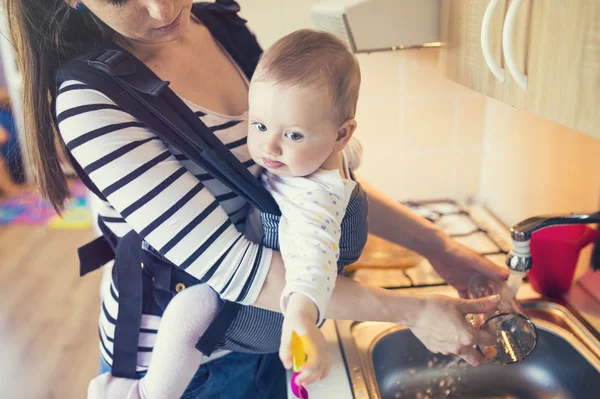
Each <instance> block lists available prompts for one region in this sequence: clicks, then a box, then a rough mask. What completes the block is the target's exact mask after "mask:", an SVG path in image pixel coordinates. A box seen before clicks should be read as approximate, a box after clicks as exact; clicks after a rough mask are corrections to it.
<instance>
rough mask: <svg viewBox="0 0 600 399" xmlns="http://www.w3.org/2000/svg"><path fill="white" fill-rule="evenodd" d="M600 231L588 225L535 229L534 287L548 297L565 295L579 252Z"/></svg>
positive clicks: (533, 240) (532, 281)
mask: <svg viewBox="0 0 600 399" xmlns="http://www.w3.org/2000/svg"><path fill="white" fill-rule="evenodd" d="M599 235H600V233H598V231H597V230H594V229H591V228H589V227H587V226H585V225H574V226H556V227H548V228H546V229H543V230H540V231H537V232H535V233H533V234H532V235H531V244H530V247H531V257H532V261H533V266H532V268H531V270H530V271H529V281H530V282H531V286H532V287H533V289H534V290H536V291H537V292H539V293H540V294H542V295H545V296H548V297H555V298H556V297H560V296H562V295H564V294H565V293H566V292H567V291H568V290H569V287H570V286H571V282H572V281H573V275H574V274H575V268H576V266H577V260H578V259H579V252H580V251H581V250H582V249H583V248H584V247H585V246H587V245H588V244H590V243H592V242H595V241H596V240H597V239H598V237H599Z"/></svg>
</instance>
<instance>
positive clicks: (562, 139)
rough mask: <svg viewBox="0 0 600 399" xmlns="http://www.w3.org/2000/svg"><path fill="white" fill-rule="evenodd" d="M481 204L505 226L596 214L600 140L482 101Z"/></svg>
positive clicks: (599, 201) (599, 191)
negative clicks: (533, 218)
mask: <svg viewBox="0 0 600 399" xmlns="http://www.w3.org/2000/svg"><path fill="white" fill-rule="evenodd" d="M486 122H487V123H486V128H485V144H484V154H485V155H484V157H483V159H484V162H483V165H482V178H481V191H480V194H481V200H482V201H483V202H484V203H485V204H486V205H487V206H488V207H489V208H490V209H492V210H493V211H494V213H495V214H496V215H497V216H498V217H500V218H501V219H502V220H503V221H504V222H505V223H507V224H509V225H512V224H514V223H516V222H518V221H520V220H522V219H524V218H527V217H530V216H535V215H538V214H548V213H556V212H569V211H573V212H578V211H591V210H595V209H600V161H599V158H600V140H598V139H594V138H592V137H590V136H587V135H584V134H582V133H580V132H577V131H574V130H571V129H568V128H566V127H564V126H561V125H558V124H556V123H554V122H551V121H548V120H545V119H543V118H541V117H538V116H535V115H533V114H530V113H528V112H525V111H522V110H519V109H516V108H511V107H509V106H508V105H505V104H503V103H500V102H498V101H496V100H493V99H488V100H487V118H486Z"/></svg>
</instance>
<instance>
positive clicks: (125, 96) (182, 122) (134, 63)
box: [52, 0, 281, 378]
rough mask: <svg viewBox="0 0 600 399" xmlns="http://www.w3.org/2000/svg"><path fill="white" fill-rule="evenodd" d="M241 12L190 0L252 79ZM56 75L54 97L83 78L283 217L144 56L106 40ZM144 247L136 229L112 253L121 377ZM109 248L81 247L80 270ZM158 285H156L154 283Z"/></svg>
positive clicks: (215, 336) (137, 311)
mask: <svg viewBox="0 0 600 399" xmlns="http://www.w3.org/2000/svg"><path fill="white" fill-rule="evenodd" d="M238 11H239V6H238V4H237V3H236V2H235V1H233V0H217V2H215V3H195V4H194V5H193V6H192V13H193V14H194V15H195V16H196V17H197V18H198V19H200V20H201V21H202V23H204V24H205V25H206V27H207V28H208V29H209V30H210V32H211V34H212V35H213V37H215V38H216V40H217V41H219V43H220V44H221V45H223V47H224V48H225V49H226V50H227V51H228V53H229V54H230V55H231V56H232V57H233V59H234V60H235V62H236V63H237V64H238V66H239V67H240V68H241V69H242V71H243V72H244V73H245V75H246V76H247V77H248V79H250V78H251V77H252V74H253V72H254V69H255V68H256V64H257V62H258V59H259V57H260V54H261V53H262V50H261V48H260V46H259V45H258V43H257V42H256V38H255V37H254V35H252V33H251V32H250V31H249V30H248V29H247V27H246V25H245V22H246V21H245V20H243V19H242V18H240V17H239V16H238V15H237V12H238ZM54 78H55V82H56V85H55V88H54V93H53V96H52V97H53V100H55V99H56V93H57V90H58V88H59V87H60V85H61V84H62V83H63V82H65V81H68V80H78V81H81V82H83V83H86V84H88V85H89V86H91V87H93V88H96V89H98V90H100V91H101V92H102V93H103V94H105V95H106V96H108V97H109V98H110V99H111V100H113V101H114V102H115V103H116V104H118V105H119V106H120V107H121V108H123V109H124V110H125V111H127V112H128V113H130V114H131V115H132V116H133V117H135V118H136V119H138V120H139V121H140V122H141V123H143V124H144V125H145V126H147V127H148V128H149V129H151V130H152V131H153V132H154V133H155V134H157V135H158V136H159V137H160V138H161V139H162V140H163V141H165V142H166V143H168V144H170V145H172V146H173V147H175V148H177V149H178V150H179V151H181V152H182V153H183V154H185V155H186V156H187V157H188V158H189V159H190V160H192V161H194V162H195V163H197V164H198V165H199V166H201V167H202V168H203V169H205V170H206V171H207V172H208V173H209V174H211V175H212V176H213V177H214V178H216V179H218V180H219V181H221V182H222V183H223V184H225V185H226V186H228V187H229V188H230V189H231V190H233V191H234V192H235V193H236V194H238V195H240V196H241V197H243V198H245V199H246V200H247V201H249V202H250V203H251V204H253V205H254V206H255V207H256V208H257V209H259V210H260V211H261V212H266V213H270V214H276V215H281V212H280V210H279V207H278V206H277V203H276V202H275V201H274V199H273V197H271V195H270V194H269V193H268V191H267V190H266V189H265V188H264V187H263V186H262V185H261V184H260V182H259V180H258V179H256V178H255V177H254V176H253V175H252V173H250V171H248V169H247V168H246V167H245V166H244V165H243V164H242V163H241V162H240V161H239V160H238V159H237V158H236V157H235V156H234V155H233V154H232V153H231V152H230V151H229V150H228V149H227V147H226V146H225V145H224V144H223V143H222V142H221V141H220V140H219V139H218V138H217V137H216V136H215V135H214V133H213V132H212V131H211V130H210V129H209V128H208V127H207V126H206V125H204V123H202V121H201V120H200V119H199V118H198V117H197V116H196V115H195V114H194V112H193V111H192V110H191V109H190V108H189V107H188V106H187V105H186V104H185V103H184V102H183V101H182V100H181V99H180V98H179V97H178V96H177V95H176V94H175V93H174V92H173V91H172V90H171V89H170V88H169V87H168V85H169V82H166V81H163V80H162V79H160V78H159V77H158V76H156V74H154V72H152V70H150V69H149V68H148V67H147V66H146V65H145V64H144V63H143V62H141V61H140V60H138V59H137V58H135V57H134V56H133V55H132V54H130V53H128V52H127V51H125V50H124V49H122V48H121V47H119V46H117V45H116V44H114V43H112V42H106V43H103V44H101V45H99V46H97V47H95V48H93V49H91V50H90V51H89V52H87V53H85V54H83V55H81V56H79V57H76V58H74V59H72V60H69V61H67V62H66V63H64V64H62V65H61V66H60V67H59V68H58V69H57V70H56V71H55V74H54ZM55 122H56V121H55ZM69 156H70V158H71V162H72V164H73V167H74V169H75V171H76V172H77V174H78V175H79V177H80V178H81V180H82V181H83V183H84V184H85V185H86V186H87V187H88V188H89V189H90V190H91V191H92V192H93V193H94V194H96V195H97V196H98V197H100V198H103V199H105V197H104V195H103V193H102V191H101V190H99V189H98V187H96V185H95V184H94V183H93V182H92V181H91V179H90V178H89V177H88V176H87V174H86V173H85V172H84V171H83V168H81V166H80V165H79V164H78V163H77V161H76V160H75V159H74V158H73V157H72V156H71V154H69ZM141 247H142V237H140V236H139V235H138V234H137V233H135V232H134V231H132V232H130V233H128V234H127V235H126V236H124V237H122V238H121V239H119V241H118V244H117V247H116V250H115V251H114V257H115V272H116V279H115V280H116V284H117V287H118V289H119V314H118V317H117V322H116V328H115V338H114V356H113V371H112V372H113V375H115V376H118V377H127V378H133V377H134V376H135V375H136V363H137V344H138V335H139V330H140V325H141V315H142V305H143V300H142V292H143V289H142V271H141ZM109 248H111V247H110V245H108V243H107V241H106V240H105V239H103V238H99V239H97V240H95V241H93V242H91V243H90V244H88V245H86V246H84V247H82V248H80V250H79V258H80V263H81V265H82V267H81V271H80V272H81V274H82V275H83V274H85V273H87V272H89V271H91V270H95V269H97V268H98V267H100V266H101V265H103V264H105V263H106V262H108V261H109V260H110V259H111V258H112V257H113V253H112V251H109ZM173 267H175V266H173ZM163 272H164V273H163ZM159 275H160V277H159ZM170 276H171V273H170V272H166V271H160V272H159V273H158V275H156V276H155V277H157V278H158V280H160V281H158V282H157V283H156V284H159V285H161V287H162V288H163V289H164V287H165V286H166V287H168V286H169V283H170V282H169V281H166V280H168V279H169V278H170ZM163 277H164V278H163ZM163 280H165V281H163ZM155 287H156V288H158V286H157V285H155ZM240 306H241V305H239V304H236V303H233V302H227V301H226V302H225V303H224V305H223V307H222V308H221V310H220V311H219V313H218V315H217V317H216V319H215V320H214V322H213V323H212V324H211V326H210V327H209V328H208V330H207V331H206V332H205V334H204V335H203V337H202V338H201V339H200V340H199V341H198V344H197V348H198V349H199V350H201V351H202V352H203V353H204V354H206V355H209V354H210V353H211V352H212V351H213V350H214V348H215V346H216V345H217V344H218V343H219V342H220V341H221V339H222V338H223V337H224V335H225V332H226V331H227V329H228V328H229V326H230V324H231V322H232V321H233V319H234V318H235V316H236V315H237V312H238V311H239V308H240Z"/></svg>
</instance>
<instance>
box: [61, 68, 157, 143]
mask: <svg viewBox="0 0 600 399" xmlns="http://www.w3.org/2000/svg"><path fill="white" fill-rule="evenodd" d="M54 108H55V109H54V112H55V115H56V123H57V127H58V130H59V132H60V134H61V136H63V138H64V139H65V140H67V141H68V140H72V139H73V138H75V137H78V136H81V135H82V134H86V133H89V132H91V131H98V130H100V129H104V130H112V129H109V128H110V127H115V126H132V127H136V128H142V127H143V126H142V124H141V123H140V122H139V121H138V120H137V119H136V118H135V117H133V116H132V115H131V114H129V113H128V112H127V111H125V110H124V109H123V108H122V107H120V106H119V105H118V104H116V103H115V102H114V101H113V100H112V99H110V98H109V97H108V96H107V95H106V94H104V93H102V91H101V90H98V89H95V88H93V87H91V86H89V85H88V84H86V83H82V82H80V81H77V80H68V81H65V82H63V83H62V84H61V85H60V87H59V90H58V92H57V95H56V102H55V107H54ZM138 130H139V129H138ZM148 133H149V131H148Z"/></svg>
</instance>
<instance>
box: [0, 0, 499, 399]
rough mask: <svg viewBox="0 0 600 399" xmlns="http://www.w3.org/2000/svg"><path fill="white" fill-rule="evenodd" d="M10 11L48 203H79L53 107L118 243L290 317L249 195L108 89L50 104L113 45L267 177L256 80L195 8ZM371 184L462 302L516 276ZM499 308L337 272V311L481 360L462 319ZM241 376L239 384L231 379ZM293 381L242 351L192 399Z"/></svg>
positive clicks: (271, 389)
mask: <svg viewBox="0 0 600 399" xmlns="http://www.w3.org/2000/svg"><path fill="white" fill-rule="evenodd" d="M228 3H229V4H230V5H231V4H232V3H233V5H235V2H232V1H230V2H228ZM5 4H6V6H7V10H8V13H9V21H11V22H10V23H11V33H12V36H13V40H14V41H15V45H16V47H17V49H18V52H19V60H20V66H21V70H22V72H23V82H24V102H25V104H24V105H25V109H32V110H35V112H33V113H31V114H28V115H27V121H26V123H27V127H28V129H27V133H28V145H29V146H30V153H31V154H33V159H32V161H33V166H34V169H35V170H36V171H37V181H38V186H39V188H40V190H41V192H42V193H43V194H44V196H45V197H46V198H48V200H49V201H50V202H51V203H52V204H54V206H55V207H56V208H57V209H60V208H61V206H62V204H63V202H64V200H65V198H66V197H67V195H68V190H67V186H66V183H65V181H64V178H63V176H62V174H61V169H60V165H59V163H58V161H57V156H56V149H55V147H54V146H53V145H52V143H53V139H54V135H55V131H54V129H53V123H52V118H53V113H54V112H56V117H57V124H58V130H59V133H60V135H61V137H62V139H63V140H64V141H65V143H66V144H67V149H68V150H69V151H70V153H71V155H72V156H73V157H74V158H75V159H76V160H77V162H78V163H79V164H80V165H81V166H82V167H83V169H84V170H85V172H86V173H87V174H88V176H89V177H90V179H91V180H92V181H93V182H94V183H95V184H96V186H98V188H99V189H100V190H101V191H102V194H103V195H104V197H105V198H106V200H107V201H105V202H103V205H102V207H101V209H100V215H101V220H102V221H103V223H104V225H105V227H106V228H107V229H109V230H110V231H111V232H112V233H113V234H114V235H116V236H119V237H122V236H124V235H125V234H126V233H128V232H129V231H131V229H133V230H135V231H136V232H137V233H138V234H139V235H141V236H142V237H144V240H145V241H146V242H147V243H148V245H149V246H151V247H152V248H157V249H158V252H160V255H161V256H164V257H165V258H167V259H168V260H169V261H170V262H172V263H173V264H175V265H176V266H178V267H180V268H181V269H185V272H186V273H189V274H190V275H192V276H193V277H196V278H198V279H201V280H202V281H205V282H206V283H207V284H208V285H210V286H211V287H212V288H213V289H214V290H215V291H218V292H219V294H220V296H221V297H222V298H224V299H228V300H232V301H236V302H240V303H243V304H251V305H253V306H254V307H257V308H262V309H266V310H271V311H279V298H280V295H281V291H282V288H283V285H284V266H283V263H282V260H281V256H280V254H279V253H278V252H277V251H273V250H271V249H269V248H265V247H263V246H261V245H259V244H253V243H252V242H250V241H249V240H247V239H246V238H245V237H244V236H243V235H241V234H240V233H238V232H237V230H236V229H235V226H234V225H235V224H236V223H237V224H240V223H242V222H243V220H244V218H245V214H246V212H247V207H246V206H245V205H246V204H245V202H244V201H243V200H242V199H241V198H239V197H237V196H236V195H234V194H232V193H231V192H230V191H227V190H225V189H224V186H222V185H220V184H219V183H218V182H216V181H214V180H213V179H211V178H210V176H206V175H204V174H202V173H201V170H198V168H197V166H196V165H193V164H192V163H191V162H190V161H189V159H187V158H186V157H185V156H183V155H182V154H179V153H177V152H176V151H175V150H174V149H172V148H170V147H168V146H166V145H165V144H164V143H163V142H162V141H161V140H157V136H156V135H155V134H154V133H153V132H152V131H150V130H149V129H147V128H146V127H145V126H143V125H142V124H140V123H139V121H136V120H135V119H134V118H133V117H131V115H128V114H127V113H125V112H123V111H122V110H121V109H120V108H119V107H118V106H116V105H115V104H114V103H112V101H111V100H110V99H109V98H107V97H106V96H105V95H103V94H102V92H101V91H99V90H94V89H92V88H90V87H87V86H86V85H83V84H81V83H80V82H76V81H72V82H65V83H64V84H63V85H62V86H61V88H60V90H59V92H58V96H57V99H56V110H54V109H51V107H50V104H49V103H48V91H49V88H50V87H51V85H52V81H51V72H52V70H53V69H54V68H55V67H56V66H57V65H58V64H59V62H61V61H64V60H65V59H68V58H70V57H73V56H75V55H77V54H78V53H79V52H80V51H82V49H83V48H84V47H85V46H86V45H89V44H90V43H92V42H94V41H100V40H105V39H110V40H112V41H114V42H115V43H116V44H118V45H120V46H121V47H123V48H124V49H126V50H128V51H129V52H130V53H132V54H133V55H135V56H136V57H137V58H139V59H140V60H141V61H143V62H144V63H145V64H146V65H147V66H148V67H149V68H151V69H152V70H153V71H154V72H155V73H156V74H157V75H158V76H160V77H161V78H162V79H164V80H168V81H170V82H171V84H170V87H171V88H172V89H173V90H174V91H175V92H176V93H177V94H178V95H179V96H180V97H181V98H183V99H185V101H186V103H187V104H188V105H189V106H190V108H192V109H193V110H194V111H195V112H196V113H197V115H199V117H200V118H202V120H203V122H204V123H205V124H207V125H208V126H211V128H212V129H213V130H214V131H215V134H216V135H217V136H218V137H219V138H220V139H221V140H222V141H224V142H225V143H226V144H227V146H228V148H230V150H231V151H232V152H233V153H234V154H235V155H236V156H237V157H238V158H239V159H240V161H242V162H244V164H245V165H246V166H247V167H248V168H249V169H250V171H252V172H253V173H254V174H258V173H259V172H260V170H259V168H258V167H257V166H256V165H254V164H253V163H251V162H248V160H249V155H248V152H247V149H246V145H245V134H246V133H247V128H246V127H245V126H244V125H245V123H244V122H246V113H245V112H246V110H247V94H248V93H247V76H244V75H243V74H242V73H241V72H240V70H239V68H238V66H237V65H236V64H235V63H234V62H233V60H232V58H231V57H230V56H229V54H227V53H226V52H225V51H224V48H223V47H222V46H221V45H220V44H219V43H218V42H216V41H215V40H214V38H213V37H212V36H211V32H210V31H209V30H208V29H207V27H206V26H205V25H204V24H203V23H202V22H201V21H199V20H198V19H197V18H194V17H193V16H191V14H190V9H191V6H192V0H83V1H75V0H20V1H16V0H5ZM360 184H361V185H362V187H363V188H364V190H365V191H366V192H367V195H368V199H369V206H370V217H369V231H370V232H371V233H372V234H375V235H377V236H379V237H382V238H385V239H388V240H390V241H392V242H395V243H397V244H399V245H403V246H405V247H408V248H410V249H413V250H415V251H417V252H419V253H421V254H423V255H424V256H426V257H427V258H429V260H430V261H431V263H432V265H433V266H434V268H435V269H436V271H437V272H438V273H439V274H440V275H441V276H442V277H443V278H445V279H446V281H447V282H448V283H450V284H452V285H453V286H454V287H456V288H457V289H458V290H459V292H460V293H461V295H462V296H464V295H465V294H466V285H467V283H468V281H469V279H470V278H471V277H472V276H473V275H474V274H475V273H476V272H482V273H485V274H487V275H490V276H492V277H496V278H506V277H507V272H506V271H505V270H504V269H502V268H500V267H498V266H495V265H493V264H492V263H491V262H488V261H487V260H485V259H483V258H481V257H479V256H478V255H476V254H475V253H473V252H472V251H470V250H468V249H467V248H465V247H463V246H461V245H460V244H458V243H456V242H454V241H452V240H451V239H450V238H449V237H447V236H446V235H444V234H443V233H442V232H441V231H439V229H437V228H436V226H434V225H432V224H430V223H427V222H426V221H424V220H422V219H421V218H418V217H417V216H414V215H413V214H412V213H411V212H409V211H408V210H407V209H405V208H404V207H402V206H401V205H399V204H397V203H396V202H394V201H393V200H391V199H389V198H387V197H385V196H384V195H383V194H382V193H380V192H379V191H377V190H376V189H375V188H374V187H372V186H370V185H368V184H367V183H366V182H364V181H360ZM258 262H268V263H269V264H270V268H269V271H268V273H267V274H266V275H264V276H255V275H254V274H253V273H252V270H253V267H254V266H255V265H256V264H258ZM109 289H110V291H108V292H107V293H105V294H104V307H103V315H102V316H101V321H100V325H101V328H100V332H101V334H100V335H101V343H102V345H101V353H102V356H103V359H104V360H105V361H106V363H110V362H111V361H112V349H111V347H110V345H111V343H112V340H113V338H114V320H113V319H114V318H115V317H116V315H117V314H118V311H117V309H118V292H116V290H115V287H114V284H113V285H111V286H110V287H109ZM494 306H495V301H494V299H491V298H487V299H484V300H478V301H469V300H464V299H461V300H457V299H451V298H447V297H443V296H409V295H405V294H403V293H399V292H388V291H386V290H383V289H378V288H375V287H367V286H363V285H361V284H359V283H356V282H354V281H352V280H350V279H346V278H343V277H340V278H339V279H338V282H337V284H336V287H335V290H334V293H333V295H332V299H331V302H330V305H329V308H328V312H327V314H326V316H327V317H328V318H335V319H352V320H372V321H388V322H396V323H401V324H405V325H408V326H410V327H411V329H412V331H413V332H414V333H415V334H416V335H417V337H419V339H421V341H423V343H424V344H425V345H426V346H427V347H428V348H429V349H430V350H432V351H434V352H441V353H457V354H459V355H460V356H462V357H463V358H465V359H466V360H467V361H469V362H470V363H472V364H477V363H479V362H481V360H482V358H481V356H480V355H479V354H478V352H477V351H476V350H475V349H474V348H473V346H472V345H473V344H474V343H477V342H481V339H482V337H481V336H479V335H478V333H477V331H475V330H474V329H472V328H471V327H470V326H469V325H468V324H467V323H466V321H465V317H464V316H465V314H467V313H477V312H482V311H486V310H489V309H491V308H493V307H494ZM245 308H250V309H255V308H252V307H245ZM159 320H160V318H159V317H157V316H156V315H152V314H145V315H144V316H143V318H142V329H143V331H142V333H143V334H140V346H141V350H140V352H139V353H138V357H137V359H138V366H139V369H138V371H140V372H143V371H144V365H147V364H148V356H149V355H150V350H151V347H152V342H153V341H154V338H155V337H154V336H153V332H155V330H156V329H157V325H158V322H159ZM254 320H256V319H249V320H248V323H252V322H254ZM251 327H252V326H248V330H249V331H251V330H252V328H251ZM105 366H106V364H105ZM211 374H212V375H211ZM209 375H210V377H211V378H210V379H209V378H208V377H209ZM232 378H234V379H235V381H236V384H235V386H231V385H232V384H231V383H230V382H229V381H231V380H232ZM282 381H283V373H282V368H281V365H280V363H279V361H278V359H277V356H276V355H275V354H267V355H253V354H238V353H233V354H227V355H225V356H223V357H220V358H218V359H216V360H212V361H210V362H208V363H206V364H205V365H203V366H201V367H200V369H199V370H198V371H197V374H196V377H195V378H194V380H193V382H192V384H191V386H190V388H188V391H187V392H186V394H185V397H186V398H196V397H197V398H211V397H227V398H237V397H240V398H250V397H261V398H265V397H273V398H280V397H283V395H284V393H283V392H282V391H281V389H282V386H283V384H282ZM219 395H222V396H219Z"/></svg>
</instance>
